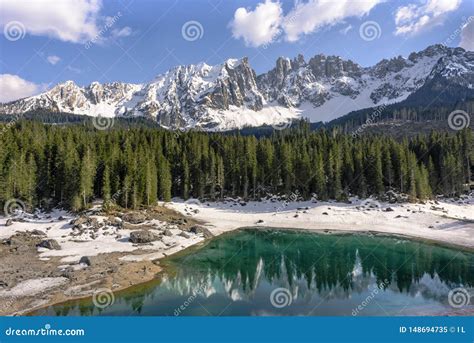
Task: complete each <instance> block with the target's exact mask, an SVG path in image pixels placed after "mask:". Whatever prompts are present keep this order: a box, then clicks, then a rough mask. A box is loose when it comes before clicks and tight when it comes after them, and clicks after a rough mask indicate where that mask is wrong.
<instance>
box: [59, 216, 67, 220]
mask: <svg viewBox="0 0 474 343" xmlns="http://www.w3.org/2000/svg"><path fill="white" fill-rule="evenodd" d="M64 219H66V218H64V217H63V216H59V217H58V220H64Z"/></svg>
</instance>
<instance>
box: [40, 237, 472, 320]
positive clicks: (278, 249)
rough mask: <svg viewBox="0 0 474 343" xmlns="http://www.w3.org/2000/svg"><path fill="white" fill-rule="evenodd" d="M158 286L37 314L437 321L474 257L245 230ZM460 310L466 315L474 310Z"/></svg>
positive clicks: (367, 240)
mask: <svg viewBox="0 0 474 343" xmlns="http://www.w3.org/2000/svg"><path fill="white" fill-rule="evenodd" d="M162 264H163V265H164V270H165V272H164V273H163V275H161V276H160V279H159V281H156V282H154V283H151V284H148V285H142V286H137V287H134V288H132V289H130V290H128V291H125V292H121V293H117V294H114V298H115V299H114V301H113V303H112V304H111V305H110V306H107V307H105V308H100V307H97V306H94V304H93V302H92V301H91V300H81V301H71V302H68V303H65V304H61V305H56V306H51V307H49V308H46V309H43V310H40V311H38V312H37V313H35V314H36V315H148V316H149V315H165V316H174V315H185V316H234V315H243V316H248V315H249V316H262V315H295V316H297V315H313V316H320V315H324V316H339V315H345V316H351V315H362V316H368V315H369V316H378V315H390V316H392V315H441V314H446V313H448V312H451V311H452V310H453V309H454V308H453V307H452V306H450V303H449V301H448V294H449V291H450V290H451V289H453V288H456V287H463V288H467V289H469V287H472V286H473V285H474V254H472V253H468V252H463V251H457V250H454V249H449V248H443V247H439V246H434V245H429V244H425V243H421V242H415V241H408V240H402V239H396V238H388V237H376V236H370V235H329V234H314V233H307V232H299V231H284V230H262V229H258V230H257V229H248V230H241V231H237V232H233V233H230V234H227V235H223V236H220V237H217V238H215V239H213V240H211V241H209V242H208V243H207V244H205V245H204V246H202V247H199V248H192V249H188V250H187V251H185V252H183V253H181V254H179V255H175V256H173V257H170V258H168V259H167V260H166V261H163V263H162ZM463 309H468V310H472V309H473V306H472V305H467V306H464V308H463Z"/></svg>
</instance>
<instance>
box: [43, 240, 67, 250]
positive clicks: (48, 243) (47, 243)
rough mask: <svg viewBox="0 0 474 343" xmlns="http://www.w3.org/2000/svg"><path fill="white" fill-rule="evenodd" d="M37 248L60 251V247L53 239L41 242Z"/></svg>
mask: <svg viewBox="0 0 474 343" xmlns="http://www.w3.org/2000/svg"><path fill="white" fill-rule="evenodd" d="M37 247H39V248H46V249H50V250H61V246H60V245H59V243H58V242H57V241H56V240H55V239H45V240H44V241H41V242H40V243H39V244H38V245H37Z"/></svg>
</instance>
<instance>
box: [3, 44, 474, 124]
mask: <svg viewBox="0 0 474 343" xmlns="http://www.w3.org/2000/svg"><path fill="white" fill-rule="evenodd" d="M472 99H474V52H472V51H465V50H464V49H462V48H449V47H446V46H443V45H433V46H430V47H428V48H426V49H424V50H422V51H420V52H414V53H411V54H410V55H409V56H408V57H407V58H404V57H402V56H398V57H395V58H391V59H383V60H381V61H380V62H379V63H377V64H376V65H374V66H371V67H362V66H360V65H359V64H357V63H355V62H353V61H351V60H344V59H343V58H341V57H339V56H326V55H322V54H318V55H316V56H313V57H311V58H310V59H309V60H306V59H305V58H304V57H303V56H302V55H298V56H297V57H296V58H293V59H290V58H284V57H280V58H278V59H277V61H276V64H275V67H274V68H273V69H271V70H270V71H268V72H266V73H263V74H261V75H257V74H256V73H255V71H254V70H253V69H252V67H251V65H250V63H249V60H248V59H247V58H246V57H244V58H241V59H229V60H227V61H225V62H224V63H222V64H218V65H214V66H210V65H207V64H205V63H199V64H195V65H194V64H192V65H186V66H181V65H180V66H176V67H174V68H172V69H171V70H169V71H167V72H166V73H164V74H161V75H158V76H157V77H156V78H155V79H153V80H152V81H151V82H149V83H143V84H132V83H123V82H113V83H103V84H101V83H99V82H93V83H91V84H90V85H89V86H86V87H81V86H79V85H77V84H75V83H74V82H73V81H67V82H64V83H61V84H58V85H56V86H54V87H53V88H51V89H50V90H48V91H46V92H44V93H41V94H39V95H36V96H32V97H28V98H24V99H20V100H16V101H13V102H10V103H5V104H0V114H21V113H26V112H31V111H35V110H47V111H50V112H63V113H71V114H80V115H89V116H99V115H100V116H103V117H116V116H124V117H133V116H144V117H147V118H151V119H153V120H156V121H157V122H158V123H159V124H160V125H161V126H163V127H166V128H172V129H176V128H180V129H188V128H193V127H199V128H202V129H205V130H209V131H224V130H230V129H236V128H242V127H252V126H261V125H279V124H282V123H286V122H289V121H291V120H293V119H297V118H308V119H309V120H310V121H311V122H328V121H331V120H333V119H336V118H339V117H341V116H343V115H346V114H348V113H350V112H352V111H356V110H360V109H366V108H371V107H376V106H381V105H388V104H395V103H401V102H404V101H411V102H413V103H433V102H435V103H436V102H439V101H441V102H453V101H466V100H472Z"/></svg>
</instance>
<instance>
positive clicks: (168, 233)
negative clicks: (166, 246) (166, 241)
mask: <svg viewBox="0 0 474 343" xmlns="http://www.w3.org/2000/svg"><path fill="white" fill-rule="evenodd" d="M164 235H165V236H168V237H170V236H173V233H172V232H171V230H169V229H166V230H165V232H164Z"/></svg>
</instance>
